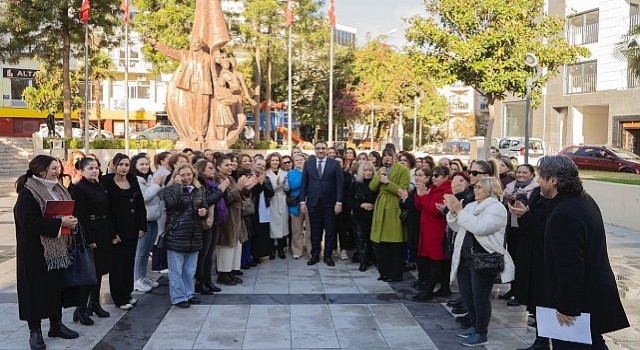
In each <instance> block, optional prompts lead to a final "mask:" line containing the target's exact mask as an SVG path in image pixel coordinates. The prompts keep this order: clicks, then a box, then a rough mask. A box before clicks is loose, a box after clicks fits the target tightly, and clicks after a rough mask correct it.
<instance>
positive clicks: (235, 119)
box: [147, 0, 255, 149]
mask: <svg viewBox="0 0 640 350" xmlns="http://www.w3.org/2000/svg"><path fill="white" fill-rule="evenodd" d="M229 40H230V36H229V31H228V29H227V25H226V23H225V20H224V16H223V13H222V7H221V5H220V0H197V1H196V11H195V19H194V23H193V27H192V30H191V36H190V48H189V50H176V49H173V48H170V47H168V46H166V45H164V44H162V43H159V42H156V41H155V40H153V39H147V41H148V42H149V43H151V44H152V45H153V46H154V47H155V49H156V50H158V51H160V52H161V53H163V54H165V55H167V56H168V57H171V58H173V59H175V60H179V61H180V65H179V66H178V68H177V69H176V71H175V73H174V75H173V78H172V79H171V82H170V83H169V86H168V88H167V100H166V106H167V114H168V116H169V120H171V123H172V124H173V125H174V126H175V128H176V130H177V131H178V134H179V135H180V143H181V145H182V146H183V147H191V148H197V149H204V148H211V149H228V148H229V146H230V145H232V144H233V143H235V142H236V141H237V139H238V137H239V135H240V132H241V131H242V130H243V128H244V125H245V123H246V116H245V114H244V111H243V101H244V98H243V93H244V96H246V98H247V101H249V102H250V103H252V104H254V105H255V101H253V100H252V99H251V96H250V93H249V90H248V88H247V87H246V84H245V83H244V80H243V77H242V74H240V73H239V72H235V66H234V64H232V62H235V59H234V58H233V59H232V58H229V57H227V56H226V54H225V53H224V51H223V50H222V47H223V46H224V45H225V44H226V43H227V42H229Z"/></svg>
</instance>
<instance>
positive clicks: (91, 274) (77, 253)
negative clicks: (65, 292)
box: [62, 224, 98, 287]
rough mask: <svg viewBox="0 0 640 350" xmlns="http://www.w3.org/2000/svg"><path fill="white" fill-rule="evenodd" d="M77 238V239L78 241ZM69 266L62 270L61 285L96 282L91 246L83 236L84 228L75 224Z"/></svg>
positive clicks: (79, 285) (73, 285)
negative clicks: (88, 245)
mask: <svg viewBox="0 0 640 350" xmlns="http://www.w3.org/2000/svg"><path fill="white" fill-rule="evenodd" d="M78 239H79V241H78ZM72 241H73V243H72V244H71V248H70V249H69V254H70V255H71V266H69V267H68V268H66V269H65V270H64V274H63V276H62V286H63V287H82V286H92V285H94V284H97V283H98V276H97V274H96V261H95V259H94V257H93V248H91V247H87V242H86V241H85V237H84V229H83V228H82V226H81V225H80V224H78V225H77V229H76V232H74V234H73V235H72Z"/></svg>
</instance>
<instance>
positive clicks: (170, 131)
mask: <svg viewBox="0 0 640 350" xmlns="http://www.w3.org/2000/svg"><path fill="white" fill-rule="evenodd" d="M129 138H130V139H133V140H176V139H177V138H178V132H177V131H176V128H174V127H173V126H171V125H156V126H154V127H151V128H149V129H147V130H145V131H138V132H132V133H131V134H129Z"/></svg>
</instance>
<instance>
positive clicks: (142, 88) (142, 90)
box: [129, 81, 151, 99]
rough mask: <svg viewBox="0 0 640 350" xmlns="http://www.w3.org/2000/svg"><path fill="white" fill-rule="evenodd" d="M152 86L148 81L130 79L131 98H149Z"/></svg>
mask: <svg viewBox="0 0 640 350" xmlns="http://www.w3.org/2000/svg"><path fill="white" fill-rule="evenodd" d="M150 92H151V87H150V84H149V82H148V81H130V82H129V98H137V99H148V98H149V97H150V96H151V95H150Z"/></svg>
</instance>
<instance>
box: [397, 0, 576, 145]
mask: <svg viewBox="0 0 640 350" xmlns="http://www.w3.org/2000/svg"><path fill="white" fill-rule="evenodd" d="M543 5H544V0H513V1H508V2H506V1H503V0H468V1H465V2H464V3H461V2H460V1H458V0H425V8H426V11H427V13H428V14H429V17H427V18H423V17H420V16H415V17H413V18H411V19H410V21H409V23H410V26H409V28H408V29H407V32H406V37H407V39H408V40H409V41H410V43H411V46H410V49H409V50H410V54H411V57H412V60H413V62H414V63H415V67H416V71H417V72H418V73H419V74H420V75H421V76H423V77H425V78H433V77H436V78H437V79H438V80H440V81H441V82H444V83H451V82H454V81H456V80H459V81H462V82H463V83H464V84H466V85H469V86H471V87H473V88H475V89H476V90H478V91H481V92H482V93H484V94H485V96H486V97H487V100H488V103H489V105H490V107H489V127H488V130H487V135H486V137H487V138H489V139H490V138H491V132H492V127H493V120H494V117H495V116H494V113H493V104H494V102H495V101H496V100H500V99H503V98H504V97H505V96H507V95H508V94H515V95H518V96H523V95H524V94H525V91H526V86H525V82H526V79H527V78H529V77H533V76H534V75H535V72H534V70H533V68H530V67H527V66H526V65H525V64H524V57H525V55H526V54H527V53H528V52H530V53H533V54H535V55H536V56H537V57H538V60H539V69H538V72H539V73H542V75H541V77H540V78H539V79H538V81H537V83H536V84H535V86H534V98H533V104H534V106H535V103H536V101H537V99H536V97H537V96H539V95H540V91H539V90H540V87H541V86H544V85H545V84H546V83H547V82H548V81H549V79H550V78H551V77H553V76H554V75H556V74H557V73H558V70H559V68H560V67H562V66H563V65H565V64H570V63H573V62H575V61H576V60H577V59H578V58H579V57H581V56H583V57H584V56H586V55H588V50H586V49H585V48H581V47H571V46H569V44H568V43H567V41H566V39H565V38H564V37H562V36H561V33H562V31H563V29H564V27H563V20H562V19H561V18H558V17H551V16H548V15H545V14H544V13H542V8H543ZM487 152H488V151H487Z"/></svg>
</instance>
